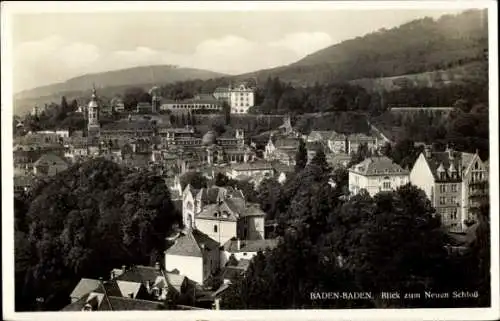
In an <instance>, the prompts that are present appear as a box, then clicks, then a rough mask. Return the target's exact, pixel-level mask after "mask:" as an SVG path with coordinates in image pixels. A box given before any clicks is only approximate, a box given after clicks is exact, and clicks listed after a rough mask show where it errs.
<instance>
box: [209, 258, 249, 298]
mask: <svg viewBox="0 0 500 321" xmlns="http://www.w3.org/2000/svg"><path fill="white" fill-rule="evenodd" d="M249 265H250V260H249V259H240V260H238V261H236V259H235V261H228V262H227V263H226V264H225V267H224V269H223V271H222V281H223V285H224V284H231V283H234V282H235V281H237V280H238V279H240V278H241V277H243V276H245V272H246V271H247V270H248V266H249ZM219 290H221V289H220V288H219ZM219 290H218V292H220V291H219ZM217 294H218V293H216V294H215V295H217Z"/></svg>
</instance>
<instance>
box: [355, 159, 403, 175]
mask: <svg viewBox="0 0 500 321" xmlns="http://www.w3.org/2000/svg"><path fill="white" fill-rule="evenodd" d="M349 170H350V171H352V172H355V173H359V174H362V175H389V174H397V175H407V174H409V172H408V170H405V169H403V168H402V167H401V166H399V165H398V164H396V163H395V162H394V161H393V160H392V159H390V158H388V157H386V156H379V157H369V158H367V159H365V160H363V161H362V162H361V163H359V164H356V165H354V166H353V167H351V168H350V169H349Z"/></svg>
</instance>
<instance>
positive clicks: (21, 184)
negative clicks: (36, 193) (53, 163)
mask: <svg viewBox="0 0 500 321" xmlns="http://www.w3.org/2000/svg"><path fill="white" fill-rule="evenodd" d="M35 179H36V178H35V176H34V175H33V174H31V173H29V172H25V173H22V174H18V173H16V172H14V194H15V195H19V194H23V193H26V192H28V191H29V190H30V187H31V186H32V185H33V183H34V181H35Z"/></svg>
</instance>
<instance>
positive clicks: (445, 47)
mask: <svg viewBox="0 0 500 321" xmlns="http://www.w3.org/2000/svg"><path fill="white" fill-rule="evenodd" d="M487 19H488V17H487V11H486V10H470V11H465V12H463V13H461V14H458V15H445V16H442V17H441V18H439V19H437V20H434V19H432V18H423V19H419V20H414V21H411V22H409V23H406V24H403V25H401V26H399V27H396V28H393V29H390V30H386V29H381V30H379V31H376V32H373V33H370V34H367V35H365V36H363V37H357V38H354V39H351V40H346V41H343V42H341V43H339V44H336V45H333V46H330V47H328V48H325V49H322V50H320V51H317V52H315V53H313V54H310V55H308V56H307V57H305V58H303V59H302V60H299V61H298V62H296V63H293V64H291V65H288V66H283V67H279V68H274V69H267V70H260V71H257V72H254V73H251V74H245V75H242V76H244V77H249V76H253V77H257V78H258V79H259V80H261V81H265V79H267V77H269V76H272V77H276V76H277V77H280V79H282V80H284V81H287V82H292V83H293V84H301V85H304V84H306V85H307V84H309V85H311V84H313V83H314V82H316V81H317V82H320V83H321V82H331V81H346V80H354V79H360V78H378V77H390V76H398V75H405V74H415V73H421V72H425V71H431V70H439V69H447V68H452V67H455V66H459V65H463V64H467V63H470V62H474V61H482V60H484V57H485V53H487V49H488V20H487ZM346 27H348V26H346Z"/></svg>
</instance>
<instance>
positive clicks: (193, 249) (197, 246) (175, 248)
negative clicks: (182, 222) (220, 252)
mask: <svg viewBox="0 0 500 321" xmlns="http://www.w3.org/2000/svg"><path fill="white" fill-rule="evenodd" d="M202 244H203V245H204V246H205V249H209V250H213V249H216V248H218V247H219V243H218V242H216V241H215V240H213V239H211V238H210V237H209V236H208V235H206V234H204V233H202V232H200V231H198V230H192V231H186V232H185V233H183V235H181V236H180V237H179V238H177V239H176V240H175V243H174V244H173V245H172V246H171V247H170V248H168V249H167V250H166V252H165V253H166V254H169V255H182V256H196V257H202V252H201V245H202Z"/></svg>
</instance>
